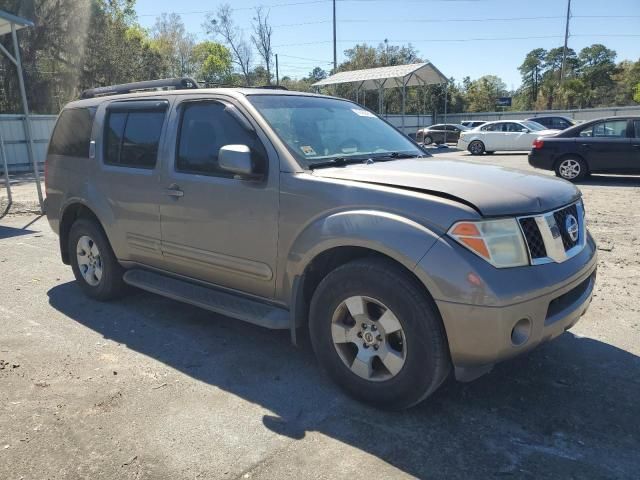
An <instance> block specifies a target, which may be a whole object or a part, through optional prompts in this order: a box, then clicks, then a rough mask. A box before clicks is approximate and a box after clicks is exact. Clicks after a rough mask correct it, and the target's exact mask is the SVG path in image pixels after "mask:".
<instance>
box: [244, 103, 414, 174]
mask: <svg viewBox="0 0 640 480" xmlns="http://www.w3.org/2000/svg"><path fill="white" fill-rule="evenodd" d="M247 98H248V99H249V101H250V102H251V103H252V104H253V105H254V106H255V107H256V108H257V109H258V111H259V112H260V113H261V114H262V116H263V117H264V118H265V120H266V121H267V122H268V123H269V125H270V126H271V128H273V129H274V130H275V132H276V133H277V134H278V136H279V137H280V138H281V139H282V141H284V143H286V145H287V147H288V148H289V151H290V152H291V153H292V154H293V155H294V157H295V158H296V159H297V160H298V162H299V163H300V164H301V165H302V166H303V167H306V168H308V167H309V166H310V165H313V164H314V163H317V162H318V161H327V160H332V159H336V158H354V159H355V158H360V157H362V158H374V159H375V158H376V157H377V156H380V157H383V156H385V155H386V156H388V155H391V154H395V155H398V154H407V155H415V156H422V155H424V152H422V151H421V150H419V149H418V148H417V147H416V146H415V145H414V144H413V143H412V142H411V141H410V140H409V139H408V138H406V137H405V136H404V135H402V134H401V133H400V132H398V131H397V130H396V129H395V128H393V127H391V126H390V125H389V124H387V123H386V122H384V121H383V120H381V119H380V118H378V117H377V116H376V115H375V114H373V113H371V112H369V111H368V110H365V109H364V108H362V107H360V106H359V105H356V104H354V103H351V102H348V101H344V100H337V99H333V98H323V97H307V96H302V95H249V96H248V97H247Z"/></svg>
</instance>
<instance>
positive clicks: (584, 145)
mask: <svg viewBox="0 0 640 480" xmlns="http://www.w3.org/2000/svg"><path fill="white" fill-rule="evenodd" d="M580 146H581V147H584V148H591V145H589V144H588V143H581V144H580Z"/></svg>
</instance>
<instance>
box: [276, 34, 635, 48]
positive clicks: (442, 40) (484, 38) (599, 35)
mask: <svg viewBox="0 0 640 480" xmlns="http://www.w3.org/2000/svg"><path fill="white" fill-rule="evenodd" d="M572 36H573V37H640V34H635V33H611V34H608V33H603V34H598V33H585V34H574V35H572ZM552 38H563V35H538V36H529V37H491V38H487V37H478V38H424V39H415V38H413V39H408V40H407V39H404V40H402V39H390V41H393V42H396V43H425V42H433V43H435V42H440V43H442V42H485V41H486V42H492V41H500V40H540V39H552ZM363 42H380V39H379V38H377V39H368V40H367V39H358V40H338V43H354V44H357V43H363ZM327 43H333V42H332V40H321V41H315V42H303V43H287V44H281V45H274V48H279V47H294V46H299V45H321V44H327Z"/></svg>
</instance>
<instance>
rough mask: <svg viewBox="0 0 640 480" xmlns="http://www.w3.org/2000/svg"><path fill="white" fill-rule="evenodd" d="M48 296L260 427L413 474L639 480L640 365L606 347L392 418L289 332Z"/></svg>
mask: <svg viewBox="0 0 640 480" xmlns="http://www.w3.org/2000/svg"><path fill="white" fill-rule="evenodd" d="M48 295H49V302H50V304H51V306H52V307H53V308H55V309H56V310H58V311H60V312H61V313H63V314H64V315H66V316H67V317H69V318H70V319H72V320H74V321H76V322H78V323H79V324H82V325H84V326H86V327H87V328H90V329H91V330H94V331H96V332H98V333H99V334H100V335H102V336H103V337H104V338H107V339H111V340H113V341H116V342H118V343H120V344H123V345H126V347H127V348H129V349H132V350H134V351H136V352H139V353H141V354H143V355H146V356H148V357H151V358H153V359H155V360H157V361H159V362H162V363H163V364H166V365H168V366H170V367H172V368H174V369H176V370H178V371H181V372H183V373H185V374H187V375H189V376H191V377H193V378H194V379H197V380H199V381H201V382H205V383H206V384H208V385H211V386H212V387H216V388H219V389H222V390H224V391H227V392H230V393H232V394H233V395H236V396H238V397H241V398H243V399H245V400H247V401H249V402H252V403H255V404H258V405H261V406H263V407H264V408H266V409H268V410H269V411H270V412H272V414H271V415H266V416H264V418H263V420H262V422H263V424H264V426H265V427H266V428H268V429H270V430H271V431H273V432H275V433H277V434H279V435H283V436H286V437H289V438H292V439H302V438H304V437H305V436H307V435H308V434H310V433H312V432H319V433H321V434H322V435H324V436H326V437H329V438H332V439H336V440H338V441H340V442H342V443H343V444H346V445H349V446H351V447H354V448H356V449H359V450H361V451H363V452H366V453H368V454H370V455H374V456H376V457H378V458H380V459H381V460H383V461H384V462H386V463H388V464H390V465H393V466H395V467H396V468H398V469H400V470H402V471H403V472H405V473H407V474H409V475H412V476H414V477H418V478H465V479H466V478H486V477H489V476H494V475H498V476H501V475H515V476H516V477H517V478H523V477H524V478H531V477H544V478H563V479H564V478H612V477H616V478H627V477H628V478H632V477H633V476H634V475H636V474H637V468H638V467H639V466H640V461H639V459H638V456H637V452H638V451H640V432H639V429H640V427H639V423H638V418H640V402H638V397H639V394H640V358H639V357H637V356H635V355H633V354H630V353H628V352H625V351H623V350H620V349H618V348H616V347H613V346H611V345H608V344H606V343H602V342H600V341H597V340H593V339H588V338H580V337H578V336H574V335H572V334H570V333H567V334H565V335H563V336H561V337H560V338H559V339H557V340H556V341H554V342H551V343H549V344H547V345H544V346H542V347H540V348H538V349H537V350H534V351H533V352H532V353H531V354H529V355H528V356H525V357H521V358H517V359H514V360H512V361H510V362H507V363H504V364H502V365H499V366H498V367H496V368H495V370H494V371H493V372H491V373H490V374H488V375H486V376H484V377H482V378H480V379H478V380H476V381H475V382H472V383H468V384H461V383H456V382H453V381H449V382H447V383H446V384H445V385H444V386H443V387H442V388H441V389H440V390H439V391H438V392H436V393H435V394H434V395H433V396H432V397H431V398H430V399H428V400H427V401H426V402H424V403H422V404H420V405H419V406H417V407H414V408H413V409H410V410H408V411H404V412H384V411H378V410H376V409H373V408H370V407H367V406H365V405H363V404H360V403H357V402H355V401H352V400H349V399H347V398H346V397H345V396H344V395H343V394H342V393H341V392H340V391H339V390H338V389H337V388H336V387H335V386H334V385H333V384H332V383H331V382H330V381H329V380H327V379H326V378H325V377H324V376H323V375H322V374H321V373H320V372H319V369H318V367H317V366H316V364H315V361H314V358H313V354H312V353H311V349H310V348H309V345H308V341H304V340H303V344H302V346H301V347H300V348H295V347H294V346H292V345H291V344H290V342H289V335H288V332H284V331H269V330H265V329H261V328H258V327H254V326H252V325H249V324H244V323H242V322H237V321H234V320H231V319H228V318H225V317H222V316H219V315H215V314H211V313H209V312H206V311H204V310H201V309H198V308H195V307H191V306H188V305H184V304H181V303H178V302H174V301H172V300H168V299H165V298H162V297H159V296H156V295H151V294H147V293H144V292H134V293H133V294H131V295H129V296H127V297H125V298H123V299H121V300H119V301H116V302H112V303H99V302H95V301H93V300H90V299H88V298H86V297H84V296H83V295H82V294H81V291H80V289H79V288H78V287H77V285H76V284H75V283H72V282H70V283H65V284H61V285H58V286H55V287H53V288H51V289H50V290H49V291H48ZM288 450H289V451H290V450H291V449H288ZM285 454H288V453H282V455H285ZM279 455H280V454H279ZM318 455H319V457H318V460H317V461H318V462H320V461H321V459H322V458H324V459H325V461H326V458H327V457H326V456H325V457H322V456H320V454H318ZM336 455H339V452H336ZM283 460H285V461H290V462H294V463H295V462H296V461H298V460H299V459H298V460H296V459H295V458H294V459H291V458H289V459H286V458H283ZM313 461H314V458H313V457H312V458H308V457H305V459H304V462H302V463H303V465H302V466H300V468H304V464H312V463H313ZM332 467H333V466H331V465H327V466H326V468H327V469H328V470H329V471H330V470H331V468H332ZM310 468H311V467H310ZM316 473H317V472H316ZM374 473H375V472H374ZM310 474H312V472H309V475H310ZM304 476H307V475H306V474H305V475H304ZM373 476H375V475H373Z"/></svg>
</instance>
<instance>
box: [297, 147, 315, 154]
mask: <svg viewBox="0 0 640 480" xmlns="http://www.w3.org/2000/svg"><path fill="white" fill-rule="evenodd" d="M300 150H302V153H304V154H305V155H307V156H309V155H315V154H316V151H315V150H314V149H313V147H312V146H311V145H303V146H301V147H300Z"/></svg>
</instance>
